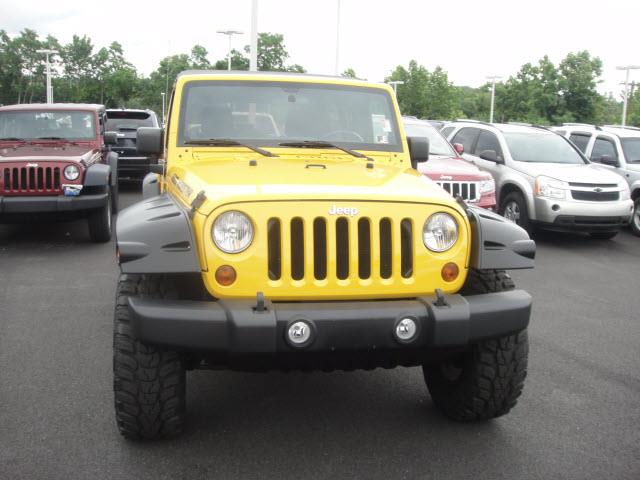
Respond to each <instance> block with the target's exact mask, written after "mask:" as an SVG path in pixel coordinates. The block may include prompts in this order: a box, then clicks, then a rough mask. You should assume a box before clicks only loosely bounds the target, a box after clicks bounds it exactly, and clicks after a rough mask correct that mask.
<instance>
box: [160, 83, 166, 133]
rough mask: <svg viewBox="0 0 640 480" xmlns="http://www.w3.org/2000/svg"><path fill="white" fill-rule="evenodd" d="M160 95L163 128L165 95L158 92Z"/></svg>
mask: <svg viewBox="0 0 640 480" xmlns="http://www.w3.org/2000/svg"><path fill="white" fill-rule="evenodd" d="M160 95H162V126H163V127H164V110H165V106H164V105H165V103H164V102H165V97H166V95H165V93H164V92H160Z"/></svg>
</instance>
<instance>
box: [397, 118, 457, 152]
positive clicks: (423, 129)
mask: <svg viewBox="0 0 640 480" xmlns="http://www.w3.org/2000/svg"><path fill="white" fill-rule="evenodd" d="M404 133H406V134H407V137H427V138H428V139H429V154H430V155H448V156H451V157H456V156H457V155H456V152H455V151H454V150H453V148H452V147H451V145H449V142H447V141H446V140H445V138H444V137H443V136H442V134H441V133H440V132H439V131H438V129H436V128H435V127H434V126H433V125H430V124H428V123H417V122H416V123H414V122H405V123H404Z"/></svg>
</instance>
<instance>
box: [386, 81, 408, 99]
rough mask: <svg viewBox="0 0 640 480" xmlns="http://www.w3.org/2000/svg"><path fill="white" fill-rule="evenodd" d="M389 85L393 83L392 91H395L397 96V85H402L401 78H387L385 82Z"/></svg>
mask: <svg viewBox="0 0 640 480" xmlns="http://www.w3.org/2000/svg"><path fill="white" fill-rule="evenodd" d="M387 83H388V84H389V85H393V93H395V95H396V97H397V96H398V85H404V82H403V81H402V80H389V81H388V82H387Z"/></svg>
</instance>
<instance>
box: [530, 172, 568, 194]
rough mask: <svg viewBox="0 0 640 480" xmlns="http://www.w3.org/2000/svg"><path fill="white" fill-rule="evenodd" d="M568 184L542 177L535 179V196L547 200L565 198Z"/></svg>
mask: <svg viewBox="0 0 640 480" xmlns="http://www.w3.org/2000/svg"><path fill="white" fill-rule="evenodd" d="M568 189H569V184H568V183H567V182H563V181H561V180H556V179H555V178H550V177H545V176H543V175H541V176H539V177H536V195H537V196H539V197H548V198H560V199H562V198H566V196H567V190H568Z"/></svg>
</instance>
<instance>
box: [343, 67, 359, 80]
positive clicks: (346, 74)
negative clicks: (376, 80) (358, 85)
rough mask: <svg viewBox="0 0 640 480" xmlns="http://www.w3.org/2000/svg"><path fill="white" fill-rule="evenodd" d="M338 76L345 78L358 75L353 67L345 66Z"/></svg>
mask: <svg viewBox="0 0 640 480" xmlns="http://www.w3.org/2000/svg"><path fill="white" fill-rule="evenodd" d="M340 76H341V77H345V78H358V76H357V75H356V71H355V70H354V69H353V68H347V69H346V70H345V71H344V72H342V73H341V74H340Z"/></svg>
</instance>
